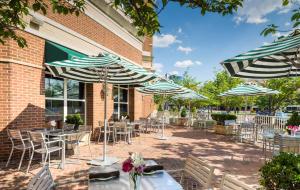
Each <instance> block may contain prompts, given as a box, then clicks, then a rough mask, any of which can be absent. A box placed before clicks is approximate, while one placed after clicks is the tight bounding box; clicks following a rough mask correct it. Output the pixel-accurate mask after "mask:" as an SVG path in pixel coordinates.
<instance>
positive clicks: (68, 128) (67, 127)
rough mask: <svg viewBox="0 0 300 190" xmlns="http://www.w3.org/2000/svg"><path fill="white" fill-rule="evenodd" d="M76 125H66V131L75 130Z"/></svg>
mask: <svg viewBox="0 0 300 190" xmlns="http://www.w3.org/2000/svg"><path fill="white" fill-rule="evenodd" d="M74 126H75V125H74V124H69V123H66V124H65V125H64V130H73V129H74Z"/></svg>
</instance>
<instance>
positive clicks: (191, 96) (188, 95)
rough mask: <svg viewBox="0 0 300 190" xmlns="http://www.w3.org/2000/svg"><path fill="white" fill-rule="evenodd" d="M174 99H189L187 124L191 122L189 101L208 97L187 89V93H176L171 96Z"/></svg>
mask: <svg viewBox="0 0 300 190" xmlns="http://www.w3.org/2000/svg"><path fill="white" fill-rule="evenodd" d="M172 98H174V99H182V100H188V101H189V110H190V113H189V118H190V119H191V122H189V124H192V121H193V118H191V101H192V100H207V99H208V98H207V97H206V96H203V95H201V94H198V93H196V92H195V91H193V90H191V89H188V90H187V93H185V94H178V95H176V96H173V97H172Z"/></svg>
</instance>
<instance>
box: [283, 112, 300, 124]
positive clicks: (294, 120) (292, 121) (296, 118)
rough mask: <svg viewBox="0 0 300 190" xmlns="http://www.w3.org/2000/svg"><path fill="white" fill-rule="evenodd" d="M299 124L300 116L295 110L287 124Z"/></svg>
mask: <svg viewBox="0 0 300 190" xmlns="http://www.w3.org/2000/svg"><path fill="white" fill-rule="evenodd" d="M289 125H291V126H299V125H300V116H299V115H298V112H293V115H292V116H291V117H290V118H289V119H288V120H287V123H286V126H289Z"/></svg>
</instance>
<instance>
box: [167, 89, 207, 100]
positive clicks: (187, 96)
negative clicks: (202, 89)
mask: <svg viewBox="0 0 300 190" xmlns="http://www.w3.org/2000/svg"><path fill="white" fill-rule="evenodd" d="M186 91H187V93H184V94H177V95H176V96H173V97H172V98H174V99H183V100H207V99H208V98H207V97H206V96H203V95H201V94H198V93H196V92H195V91H193V90H190V89H187V90H186Z"/></svg>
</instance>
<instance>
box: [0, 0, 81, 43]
mask: <svg viewBox="0 0 300 190" xmlns="http://www.w3.org/2000/svg"><path fill="white" fill-rule="evenodd" d="M71 2H72V3H71ZM49 4H50V5H51V7H52V11H53V12H55V13H58V14H64V15H66V14H73V13H74V14H76V15H79V13H80V12H82V11H83V10H84V4H85V0H64V1H58V0H49V1H45V0H35V1H32V3H29V2H28V1H27V0H26V1H25V0H1V1H0V18H1V19H0V43H1V44H4V43H5V41H6V40H8V39H13V40H15V41H16V42H17V43H18V45H19V46H20V47H25V46H27V43H26V40H25V39H24V38H23V37H21V36H19V35H18V34H17V33H16V29H21V30H23V29H25V27H26V23H25V21H24V20H23V18H24V16H26V15H28V14H29V10H33V11H35V12H37V11H38V12H40V13H42V14H44V15H45V14H47V9H48V6H49Z"/></svg>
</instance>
